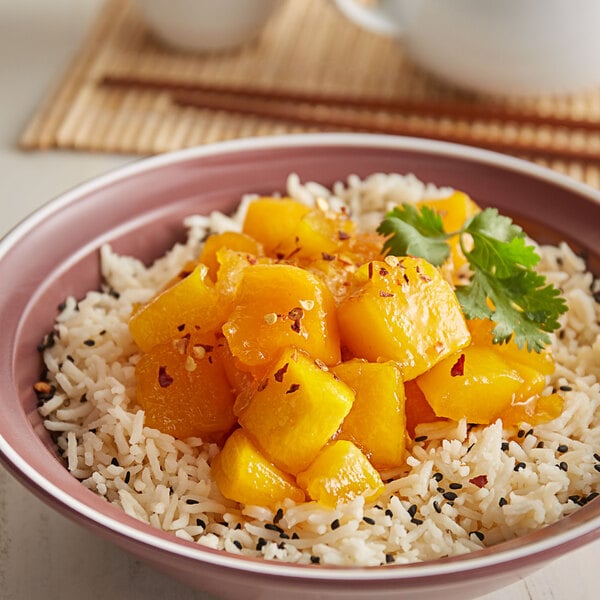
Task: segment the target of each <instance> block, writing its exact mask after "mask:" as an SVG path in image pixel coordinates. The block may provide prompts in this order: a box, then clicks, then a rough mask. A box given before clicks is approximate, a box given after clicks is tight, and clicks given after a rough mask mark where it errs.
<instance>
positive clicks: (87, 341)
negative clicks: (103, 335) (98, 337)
mask: <svg viewBox="0 0 600 600" xmlns="http://www.w3.org/2000/svg"><path fill="white" fill-rule="evenodd" d="M83 343H84V344H85V345H86V346H95V345H96V342H95V341H94V340H83Z"/></svg>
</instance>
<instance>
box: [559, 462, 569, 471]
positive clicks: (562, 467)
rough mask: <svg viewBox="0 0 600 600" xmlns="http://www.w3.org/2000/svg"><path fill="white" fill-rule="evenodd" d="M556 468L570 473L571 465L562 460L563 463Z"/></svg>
mask: <svg viewBox="0 0 600 600" xmlns="http://www.w3.org/2000/svg"><path fill="white" fill-rule="evenodd" d="M556 466H557V467H558V468H559V469H560V470H561V471H568V470H569V465H568V464H567V463H566V462H565V461H564V460H562V461H561V462H559V463H558V464H557V465H556Z"/></svg>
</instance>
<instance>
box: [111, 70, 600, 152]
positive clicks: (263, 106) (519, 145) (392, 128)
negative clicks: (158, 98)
mask: <svg viewBox="0 0 600 600" xmlns="http://www.w3.org/2000/svg"><path fill="white" fill-rule="evenodd" d="M101 84H102V85H106V86H111V87H114V86H120V87H125V88H137V89H146V90H155V91H163V92H167V93H169V95H170V97H171V100H172V102H173V104H175V105H176V106H181V107H193V108H197V109H204V110H212V111H224V112H228V113H233V114H238V115H245V116H250V117H255V118H261V119H269V120H273V121H279V122H285V123H289V124H296V125H302V126H305V127H314V128H318V129H321V130H322V129H327V130H339V129H342V130H349V131H360V132H369V133H384V134H392V135H404V136H415V137H422V138H428V139H436V140H444V141H449V142H454V143H458V144H466V145H470V146H477V147H480V148H486V149H489V150H494V151H497V152H503V153H507V154H519V155H524V156H528V157H531V158H542V159H546V160H556V159H559V160H566V161H580V162H584V163H600V153H599V152H597V151H595V150H590V149H589V148H586V147H578V148H574V147H571V146H566V145H563V146H551V145H549V144H541V143H538V142H535V141H532V140H528V139H521V138H514V139H512V140H504V139H500V138H496V137H492V136H490V135H482V134H481V133H474V132H473V131H472V130H471V128H467V129H465V130H463V131H456V130H455V131H452V132H447V133H444V134H443V135H442V134H440V133H439V129H438V128H437V127H435V126H434V125H432V124H428V123H423V122H418V121H415V120H414V119H412V120H409V121H408V122H406V123H399V122H398V121H393V120H391V119H390V116H393V115H404V116H413V117H430V118H431V117H438V118H439V117H446V118H452V119H463V120H466V119H468V121H469V122H471V121H473V120H475V119H482V120H494V121H497V122H501V123H515V124H519V123H522V124H530V125H545V126H549V127H562V128H569V129H580V130H584V131H588V132H597V131H600V122H598V121H592V120H586V119H572V118H563V117H556V116H550V115H549V116H543V117H542V116H541V115H539V114H533V113H526V112H519V113H517V112H514V111H513V110H511V109H507V108H501V107H500V108H498V109H496V108H494V107H491V106H481V105H471V104H459V103H457V102H432V101H428V102H424V103H416V102H410V101H401V100H382V99H380V98H373V97H360V98H358V97H348V96H340V95H338V94H325V93H314V92H286V91H284V90H273V91H267V90H264V89H259V88H258V87H252V86H243V87H241V86H230V85H212V84H211V85H203V84H197V83H180V82H173V81H169V80H163V79H145V78H144V79H142V78H134V77H123V76H114V75H111V76H105V77H104V78H103V79H102V80H101ZM317 109H318V110H317ZM346 109H358V110H361V112H362V113H363V114H361V115H358V116H356V115H348V114H344V110H346ZM368 111H381V112H382V113H388V115H387V117H386V118H384V119H381V118H379V117H380V115H373V114H369V113H368Z"/></svg>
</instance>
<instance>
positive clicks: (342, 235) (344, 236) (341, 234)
mask: <svg viewBox="0 0 600 600" xmlns="http://www.w3.org/2000/svg"><path fill="white" fill-rule="evenodd" d="M348 239H350V234H349V233H346V232H345V231H338V240H348Z"/></svg>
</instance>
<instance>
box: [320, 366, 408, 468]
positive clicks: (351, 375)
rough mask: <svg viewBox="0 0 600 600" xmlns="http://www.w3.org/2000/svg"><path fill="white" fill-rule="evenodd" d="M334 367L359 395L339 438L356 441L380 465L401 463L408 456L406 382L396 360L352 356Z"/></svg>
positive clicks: (388, 466)
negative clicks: (405, 440)
mask: <svg viewBox="0 0 600 600" xmlns="http://www.w3.org/2000/svg"><path fill="white" fill-rule="evenodd" d="M332 371H333V372H334V373H335V375H337V376H338V377H339V378H340V379H341V380H342V381H343V382H344V383H346V384H348V386H349V387H350V388H351V389H352V390H353V391H354V393H355V394H356V398H355V400H354V404H353V405H352V408H351V409H350V412H349V413H348V416H347V417H346V418H345V419H344V422H343V423H342V428H341V430H340V433H339V435H338V436H337V439H343V440H349V441H351V442H353V443H354V444H356V446H358V447H359V448H360V449H361V450H362V452H363V453H364V454H365V456H366V457H367V458H368V459H369V462H370V463H371V464H372V465H373V466H374V467H375V468H376V469H380V470H381V469H386V468H390V467H397V466H398V465H401V464H402V462H403V459H404V434H405V431H406V417H405V412H404V384H403V383H402V375H401V373H400V370H399V369H398V367H397V366H396V363H394V362H391V361H388V362H385V363H370V362H367V361H364V360H356V359H355V360H351V361H348V362H344V363H341V364H339V365H337V366H336V367H333V369H332Z"/></svg>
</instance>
